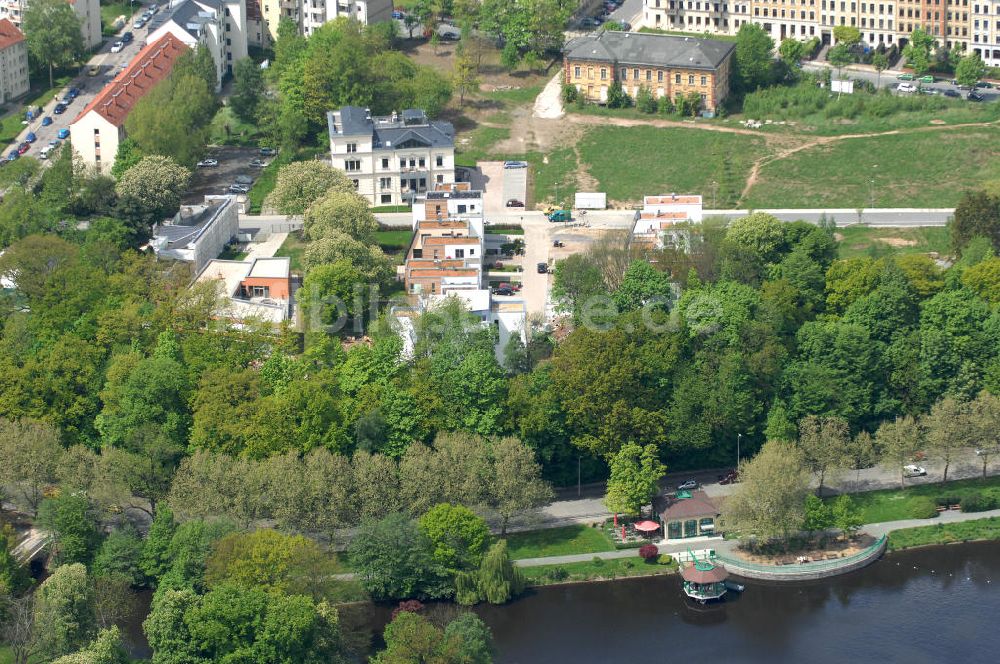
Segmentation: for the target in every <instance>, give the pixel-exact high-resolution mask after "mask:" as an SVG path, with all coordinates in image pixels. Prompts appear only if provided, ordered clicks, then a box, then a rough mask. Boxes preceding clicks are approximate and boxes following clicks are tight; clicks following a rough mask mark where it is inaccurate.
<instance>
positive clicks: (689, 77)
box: [688, 74, 694, 85]
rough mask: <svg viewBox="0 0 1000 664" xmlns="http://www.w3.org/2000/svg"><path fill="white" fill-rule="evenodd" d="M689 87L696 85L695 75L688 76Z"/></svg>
mask: <svg viewBox="0 0 1000 664" xmlns="http://www.w3.org/2000/svg"><path fill="white" fill-rule="evenodd" d="M688 85H694V74H688Z"/></svg>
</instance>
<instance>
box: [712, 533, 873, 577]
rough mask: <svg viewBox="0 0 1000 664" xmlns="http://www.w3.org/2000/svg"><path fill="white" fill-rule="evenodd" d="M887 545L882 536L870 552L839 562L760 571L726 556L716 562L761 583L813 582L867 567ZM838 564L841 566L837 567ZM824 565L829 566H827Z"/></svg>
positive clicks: (758, 568) (761, 566)
mask: <svg viewBox="0 0 1000 664" xmlns="http://www.w3.org/2000/svg"><path fill="white" fill-rule="evenodd" d="M888 544H889V540H888V538H887V537H884V536H883V537H882V540H881V541H880V542H879V544H878V546H875V547H873V548H872V549H871V550H870V551H866V552H864V553H863V554H861V555H857V556H853V557H850V558H844V559H842V560H841V561H835V560H831V561H823V562H818V561H817V562H816V563H805V564H802V565H789V566H787V567H781V566H778V565H775V566H773V567H772V568H771V569H762V568H763V567H764V566H763V565H754V566H753V567H749V566H746V567H743V566H741V565H740V561H738V560H736V559H734V558H731V557H728V556H718V560H719V562H721V563H722V564H723V565H725V567H726V569H727V570H728V571H729V572H730V573H731V574H735V575H736V576H742V577H743V578H746V579H758V580H761V581H813V580H815V579H825V578H827V577H830V576H837V575H840V574H847V573H848V572H853V571H854V570H858V569H861V568H862V567H867V566H868V565H870V564H872V563H873V562H875V561H876V560H878V559H879V558H881V557H882V554H883V553H885V548H886V546H888ZM838 562H840V563H841V564H839V565H838V564H837V563H838ZM825 563H830V564H829V565H827V564H825ZM810 564H815V567H814V568H812V569H810V567H809V566H810Z"/></svg>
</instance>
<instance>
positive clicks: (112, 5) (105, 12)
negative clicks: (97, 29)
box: [101, 0, 137, 37]
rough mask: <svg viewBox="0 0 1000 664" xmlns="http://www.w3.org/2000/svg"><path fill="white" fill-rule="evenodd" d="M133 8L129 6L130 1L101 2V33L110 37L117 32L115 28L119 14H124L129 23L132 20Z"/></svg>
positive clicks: (112, 0)
mask: <svg viewBox="0 0 1000 664" xmlns="http://www.w3.org/2000/svg"><path fill="white" fill-rule="evenodd" d="M132 7H133V8H137V5H132ZM132 13H133V11H132V9H130V8H129V3H127V2H120V1H117V2H116V1H115V0H110V2H109V1H108V0H104V1H103V2H101V33H102V34H103V35H104V36H105V37H110V36H111V35H113V34H115V32H116V30H115V29H114V22H115V19H116V18H118V17H119V16H124V17H125V20H126V22H127V23H131V21H132Z"/></svg>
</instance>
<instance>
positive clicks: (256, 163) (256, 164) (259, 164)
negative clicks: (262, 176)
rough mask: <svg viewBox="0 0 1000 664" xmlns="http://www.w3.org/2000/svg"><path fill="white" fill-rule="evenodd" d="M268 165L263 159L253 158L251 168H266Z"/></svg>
mask: <svg viewBox="0 0 1000 664" xmlns="http://www.w3.org/2000/svg"><path fill="white" fill-rule="evenodd" d="M265 166H267V162H266V161H264V160H263V159H251V160H250V168H264V167H265Z"/></svg>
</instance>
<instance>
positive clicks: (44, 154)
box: [38, 145, 53, 159]
mask: <svg viewBox="0 0 1000 664" xmlns="http://www.w3.org/2000/svg"><path fill="white" fill-rule="evenodd" d="M52 150H53V148H52V146H51V145H46V146H45V147H44V148H42V149H41V150H39V151H38V158H39V159H48V158H49V154H51V153H52Z"/></svg>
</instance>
